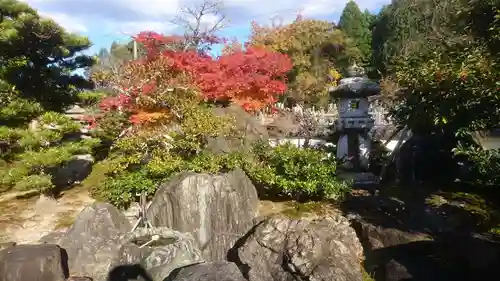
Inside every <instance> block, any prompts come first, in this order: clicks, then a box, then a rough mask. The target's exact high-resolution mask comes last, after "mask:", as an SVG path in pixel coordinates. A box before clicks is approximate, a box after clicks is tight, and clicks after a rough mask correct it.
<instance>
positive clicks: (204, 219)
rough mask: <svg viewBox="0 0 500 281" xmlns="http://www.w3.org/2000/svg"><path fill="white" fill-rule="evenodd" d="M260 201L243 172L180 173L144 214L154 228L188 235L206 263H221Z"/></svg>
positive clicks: (159, 191) (164, 187)
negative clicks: (215, 173)
mask: <svg viewBox="0 0 500 281" xmlns="http://www.w3.org/2000/svg"><path fill="white" fill-rule="evenodd" d="M258 207H259V201H258V197H257V191H256V189H255V187H254V186H253V184H252V182H251V181H250V179H248V177H247V176H246V175H245V173H244V172H243V171H242V170H240V169H237V170H235V171H231V172H229V173H226V174H222V175H208V174H196V173H187V172H186V173H181V174H179V175H177V176H175V177H174V178H173V179H172V180H170V181H169V182H166V183H164V184H162V185H161V186H160V188H159V189H158V190H157V192H156V194H155V196H154V199H153V202H152V204H151V206H150V207H149V209H148V211H147V217H148V219H149V220H150V222H151V223H152V224H153V226H155V227H168V228H171V229H174V230H177V231H180V232H189V233H192V234H193V235H194V237H195V238H196V239H197V242H198V243H199V245H200V247H201V250H202V253H203V257H204V258H205V259H206V260H207V261H214V260H223V259H225V258H226V255H227V252H228V250H229V249H230V248H231V247H232V246H233V245H234V243H235V241H236V240H237V239H238V238H239V237H241V236H243V235H244V234H245V233H247V231H248V230H249V229H250V228H251V227H252V226H253V224H254V218H255V216H256V215H257V212H258Z"/></svg>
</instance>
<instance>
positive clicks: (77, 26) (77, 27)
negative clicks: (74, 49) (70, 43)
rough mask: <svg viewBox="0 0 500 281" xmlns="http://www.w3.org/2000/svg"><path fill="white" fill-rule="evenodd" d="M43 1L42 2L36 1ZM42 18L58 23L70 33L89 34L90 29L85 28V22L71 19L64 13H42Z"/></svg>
mask: <svg viewBox="0 0 500 281" xmlns="http://www.w3.org/2000/svg"><path fill="white" fill-rule="evenodd" d="M35 1H42V0H35ZM40 15H41V16H42V17H46V18H50V19H52V20H54V21H55V22H57V23H58V24H59V25H61V26H63V27H64V28H66V30H68V31H69V32H75V33H82V32H87V31H88V28H87V26H85V24H84V23H83V21H81V20H78V19H75V18H72V17H70V16H69V15H67V14H63V13H51V12H43V11H40Z"/></svg>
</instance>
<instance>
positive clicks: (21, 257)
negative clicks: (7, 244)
mask: <svg viewBox="0 0 500 281" xmlns="http://www.w3.org/2000/svg"><path fill="white" fill-rule="evenodd" d="M66 259H67V257H66V253H65V251H64V250H63V249H61V248H60V247H59V246H57V245H49V244H41V245H18V246H15V247H11V248H7V249H4V250H1V251H0V280H2V281H4V280H5V281H10V280H12V281H14V280H15V281H34V280H43V281H64V280H66V277H67V276H68V274H67V273H68V266H67V264H66V263H65V261H66Z"/></svg>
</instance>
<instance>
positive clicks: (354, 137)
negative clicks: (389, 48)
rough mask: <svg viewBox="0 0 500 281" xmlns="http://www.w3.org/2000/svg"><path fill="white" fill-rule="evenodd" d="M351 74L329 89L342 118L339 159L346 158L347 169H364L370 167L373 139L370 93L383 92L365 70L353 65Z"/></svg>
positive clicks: (336, 124)
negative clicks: (366, 74)
mask: <svg viewBox="0 0 500 281" xmlns="http://www.w3.org/2000/svg"><path fill="white" fill-rule="evenodd" d="M348 74H349V77H347V78H344V79H341V80H340V83H339V85H338V86H336V87H333V88H331V89H330V95H331V97H332V98H334V99H335V100H337V101H338V102H337V109H338V111H339V119H338V120H337V121H336V123H335V127H336V131H337V132H338V133H339V135H340V137H339V140H338V143H337V159H344V160H345V163H346V165H345V167H346V168H353V169H354V170H355V171H360V172H361V171H362V170H366V169H367V168H368V163H369V159H368V156H369V153H370V150H371V141H370V139H369V138H368V131H369V130H370V129H371V128H373V126H374V120H373V118H372V117H371V116H370V114H369V112H368V109H369V107H370V102H369V100H368V97H369V96H373V95H377V94H379V93H380V86H379V85H378V84H377V83H374V82H372V81H371V80H370V79H368V78H367V77H366V76H365V73H364V70H363V68H361V67H358V66H356V64H354V65H353V66H351V67H350V68H349V69H348Z"/></svg>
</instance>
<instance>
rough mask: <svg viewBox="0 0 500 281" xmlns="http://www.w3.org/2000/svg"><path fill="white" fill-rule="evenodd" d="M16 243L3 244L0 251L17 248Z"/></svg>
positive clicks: (0, 245)
mask: <svg viewBox="0 0 500 281" xmlns="http://www.w3.org/2000/svg"><path fill="white" fill-rule="evenodd" d="M16 244H17V243H16V242H2V243H0V250H3V249H7V248H10V247H14V246H16Z"/></svg>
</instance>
